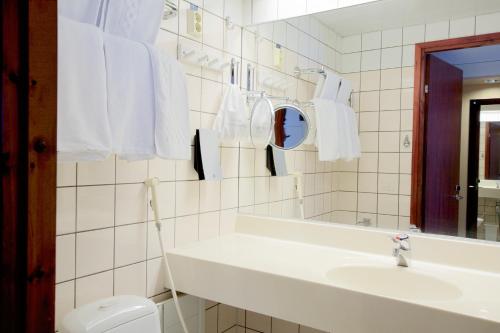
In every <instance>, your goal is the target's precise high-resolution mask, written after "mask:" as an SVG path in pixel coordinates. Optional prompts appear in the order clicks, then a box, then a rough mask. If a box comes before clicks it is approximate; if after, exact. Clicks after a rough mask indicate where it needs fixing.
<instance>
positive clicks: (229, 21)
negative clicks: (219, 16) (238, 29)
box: [224, 16, 234, 30]
mask: <svg viewBox="0 0 500 333" xmlns="http://www.w3.org/2000/svg"><path fill="white" fill-rule="evenodd" d="M224 20H225V21H226V29H227V30H233V29H234V22H233V20H232V19H231V16H226V18H225V19H224Z"/></svg>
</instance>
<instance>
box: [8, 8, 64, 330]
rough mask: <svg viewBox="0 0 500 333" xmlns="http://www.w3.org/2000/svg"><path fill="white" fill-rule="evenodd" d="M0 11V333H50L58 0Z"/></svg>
mask: <svg viewBox="0 0 500 333" xmlns="http://www.w3.org/2000/svg"><path fill="white" fill-rule="evenodd" d="M0 9H1V13H0V23H1V24H0V29H1V30H0V32H1V35H2V58H1V60H0V62H1V63H2V81H1V84H0V96H1V97H0V98H1V99H0V102H1V109H0V117H1V118H0V124H1V126H0V138H1V141H0V146H1V160H0V177H1V181H2V186H1V192H0V201H1V212H0V213H1V220H0V244H1V248H0V267H1V274H0V295H1V297H0V332H2V333H14V332H23V333H24V332H26V333H35V332H42V333H53V332H54V313H55V311H54V306H55V237H56V164H57V163H56V142H57V141H56V132H57V130H56V128H57V0H3V1H2V3H1V4H0Z"/></svg>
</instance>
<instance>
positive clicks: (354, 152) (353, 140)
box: [337, 79, 361, 161]
mask: <svg viewBox="0 0 500 333" xmlns="http://www.w3.org/2000/svg"><path fill="white" fill-rule="evenodd" d="M351 93H352V84H351V82H350V81H349V80H346V79H342V81H341V84H340V89H339V92H338V95H337V108H338V109H339V110H341V111H342V112H341V113H340V114H341V115H342V120H341V124H343V125H341V132H340V133H341V135H342V138H345V140H344V143H345V144H344V145H343V146H342V147H343V149H344V151H343V152H342V158H343V159H345V160H348V161H349V160H352V159H353V158H359V157H360V156H361V145H360V141H359V134H358V121H357V118H356V114H355V113H354V110H353V109H352V108H351V107H350V106H349V100H350V98H351Z"/></svg>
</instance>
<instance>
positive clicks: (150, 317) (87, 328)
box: [61, 296, 161, 333]
mask: <svg viewBox="0 0 500 333" xmlns="http://www.w3.org/2000/svg"><path fill="white" fill-rule="evenodd" d="M103 332H106V333H161V328H160V317H159V315H158V308H157V307H156V305H155V303H153V302H152V301H150V300H149V299H147V298H143V297H137V296H116V297H111V298H106V299H102V300H99V301H97V302H95V303H91V304H87V305H84V306H82V307H80V308H78V309H75V310H73V311H71V312H70V313H68V314H67V315H66V317H64V319H63V323H62V328H61V333H103Z"/></svg>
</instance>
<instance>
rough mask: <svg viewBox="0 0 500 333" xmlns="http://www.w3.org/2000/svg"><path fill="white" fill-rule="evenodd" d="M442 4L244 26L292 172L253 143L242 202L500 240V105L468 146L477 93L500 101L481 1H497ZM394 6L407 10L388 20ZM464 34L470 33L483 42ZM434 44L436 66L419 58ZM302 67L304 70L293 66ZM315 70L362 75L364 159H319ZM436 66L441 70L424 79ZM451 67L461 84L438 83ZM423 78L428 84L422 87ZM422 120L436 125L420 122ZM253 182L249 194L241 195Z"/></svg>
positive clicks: (274, 211) (379, 7)
mask: <svg viewBox="0 0 500 333" xmlns="http://www.w3.org/2000/svg"><path fill="white" fill-rule="evenodd" d="M443 1H444V2H443V3H442V5H443V6H438V7H436V8H432V9H429V7H428V6H426V5H425V3H426V2H422V1H417V0H415V1H413V0H411V4H412V5H411V6H408V2H407V1H403V0H395V1H373V2H369V3H364V4H360V5H358V6H353V7H346V8H340V9H336V10H332V11H326V12H319V13H314V14H309V15H304V16H300V17H294V18H289V19H282V20H277V21H272V22H267V23H262V24H258V25H253V26H246V27H244V28H243V35H242V36H243V38H242V44H243V47H242V58H243V68H246V66H248V65H250V66H253V68H255V69H256V78H257V79H256V80H255V82H256V87H254V88H255V90H257V91H264V92H265V93H266V94H267V95H269V96H274V97H276V99H272V104H273V108H274V109H275V112H274V124H273V125H274V130H273V135H272V136H271V140H270V144H271V145H272V146H274V148H280V149H281V150H280V151H281V152H282V154H283V155H284V157H283V158H284V160H285V162H286V169H287V174H288V175H287V176H276V177H274V176H271V174H270V173H269V172H268V171H267V170H266V168H265V159H266V158H265V156H266V153H265V151H264V150H265V149H263V148H258V147H255V155H253V156H255V159H254V160H255V180H254V181H250V180H248V181H247V180H246V179H245V180H244V181H243V182H240V184H239V186H240V193H241V194H242V197H243V200H241V197H240V201H243V202H240V205H239V210H240V211H241V212H245V213H252V214H263V215H269V216H273V217H292V218H299V219H300V218H302V216H303V218H304V219H306V220H319V221H326V222H331V223H342V224H349V225H357V226H360V227H361V226H363V227H377V228H384V229H391V230H400V231H405V232H411V231H419V230H420V231H422V232H425V233H433V234H444V235H449V236H458V237H469V238H474V239H480V240H491V241H496V240H499V239H500V237H499V235H500V231H499V229H500V228H499V225H500V188H499V189H498V191H499V192H498V193H497V192H496V191H497V183H498V184H499V185H498V187H500V103H495V104H489V105H482V107H481V109H480V110H481V114H480V118H481V119H479V118H478V119H477V125H478V126H477V127H478V132H477V133H478V134H477V138H478V142H473V144H474V145H477V147H478V150H477V151H476V150H473V151H472V150H471V149H470V148H469V146H470V144H471V140H472V139H473V138H474V137H475V133H476V132H470V130H471V129H470V126H469V125H470V120H471V119H470V114H471V112H472V111H471V109H470V102H471V101H472V100H476V99H494V98H500V37H498V36H497V37H495V36H494V37H493V39H492V37H491V35H490V37H489V38H486V37H485V38H482V35H483V34H486V33H488V32H491V31H483V30H484V29H483V28H482V25H481V24H480V23H481V22H482V19H483V18H482V16H481V12H480V11H483V12H491V11H500V3H495V4H492V3H491V2H486V1H480V2H479V3H477V8H476V9H475V10H474V11H471V8H470V7H468V6H467V4H466V3H465V2H456V1H452V0H443ZM388 12H398V13H399V15H397V17H394V18H393V19H391V20H387V16H386V13H388ZM464 13H469V14H467V15H466V14H464ZM354 18H355V19H354ZM457 18H460V19H467V20H468V22H470V25H471V26H470V27H469V28H467V29H469V30H470V31H467V32H465V31H464V32H461V33H460V35H457V34H456V31H455V30H454V29H453V27H454V26H456V22H455V21H454V20H455V19H457ZM478 22H479V23H478ZM466 36H469V37H466ZM471 36H472V37H471ZM462 38H469V39H471V38H472V39H474V46H476V47H474V48H470V43H468V44H467V41H466V40H465V39H464V40H462ZM431 42H432V43H434V48H432V50H431V48H430V46H429V49H428V50H429V52H427V53H425V52H424V53H421V54H422V55H424V56H425V57H427V56H429V57H435V58H436V61H435V62H433V63H434V64H433V66H434V68H430V67H429V68H428V67H426V66H427V65H429V63H421V62H419V61H420V60H421V59H417V58H422V57H415V54H416V51H419V50H420V51H421V52H423V51H422V50H427V49H425V47H426V45H427V43H431ZM453 43H455V44H453ZM461 43H462V44H461ZM452 44H453V45H452ZM425 57H424V58H425ZM422 59H423V58H422ZM436 64H437V65H436ZM419 66H420V67H419ZM296 68H300V69H308V71H307V73H306V74H304V75H297V71H296ZM309 69H312V70H309ZM316 69H325V70H327V71H331V72H333V73H335V74H338V75H339V76H342V77H343V78H345V79H346V80H348V81H349V82H350V83H351V84H352V88H353V91H352V96H351V106H352V109H353V110H354V111H355V113H356V119H357V125H358V128H359V138H360V142H361V158H360V159H355V160H351V161H345V160H338V161H334V162H333V161H320V160H319V156H318V150H317V148H316V142H317V138H316V137H315V134H316V132H315V126H316V124H315V122H316V118H317V117H316V115H315V109H314V104H313V103H311V102H312V101H313V100H314V98H315V96H317V90H318V89H317V87H318V86H319V85H318V82H320V83H322V79H321V76H320V75H318V73H317V72H315V70H316ZM426 69H428V71H429V73H433V74H435V75H433V77H432V78H429V77H426V76H425V75H426V74H425V70H426ZM443 71H444V73H452V72H453V73H454V74H453V75H454V76H453V77H456V82H455V83H453V84H455V85H454V86H453V87H451V86H446V84H451V83H450V81H448V82H442V81H439V78H440V77H448V78H450V77H452V76H451V74H450V75H448V74H446V75H444V76H443V75H442V74H441V73H442V72H443ZM248 74H249V73H247V75H248ZM252 75H253V74H252ZM243 76H244V74H243ZM415 78H417V80H421V82H428V83H429V85H428V86H427V87H425V85H423V84H422V85H421V87H422V91H421V92H419V91H418V89H420V88H421V87H420V85H419V86H418V87H417V83H418V81H415ZM243 79H245V77H243ZM429 79H430V80H431V81H430V80H429ZM450 92H453V94H454V95H453V96H451V95H450ZM415 94H420V96H421V98H420V99H421V100H427V102H429V103H428V104H429V107H428V108H427V111H426V112H428V113H427V114H428V115H432V116H430V117H427V120H430V121H429V122H427V123H426V124H425V125H424V124H423V123H418V122H416V120H415V119H417V120H418V117H417V118H414V107H415V105H414V96H415ZM280 98H281V99H280ZM290 101H297V103H291V104H292V105H288V102H290ZM443 101H446V103H448V104H446V103H444V102H443ZM445 104H446V105H445ZM294 105H300V107H298V108H297V107H295V106H294ZM431 108H433V109H432V110H431ZM443 110H448V111H446V112H444V111H443ZM434 115H440V116H436V117H434ZM443 115H447V116H446V117H445V118H441V116H443ZM487 119H488V120H487ZM497 119H498V120H497ZM479 120H481V121H479ZM433 121H435V124H436V125H435V126H431V125H432V124H431V122H433ZM307 123H309V125H308V126H307ZM429 126H430V127H429ZM423 128H426V129H429V128H430V129H431V130H432V131H431V132H427V134H424V132H422V134H421V135H420V134H418V133H420V132H415V131H420V130H421V129H423ZM473 130H474V131H475V129H473ZM471 133H472V134H471ZM415 138H417V139H419V140H420V138H422V139H423V142H414V140H415V141H416V140H417V139H415ZM479 141H480V142H479ZM440 149H441V150H440ZM422 152H429V154H433V158H430V157H426V156H420V155H418V154H421V153H422ZM469 153H470V154H472V155H469ZM416 154H417V156H416ZM415 156H416V158H417V160H418V159H420V162H419V163H420V164H419V163H416V164H415V163H414V161H413V159H414V158H415ZM433 161H434V162H436V163H434V164H433V163H431V162H433ZM469 161H471V162H469ZM427 162H429V163H427ZM426 163H427V164H426ZM446 163H448V164H446ZM434 166H435V167H436V169H435V170H432V168H433V167H434ZM425 168H427V170H426V169H425ZM424 170H426V171H425V172H424ZM470 170H475V171H474V172H476V173H477V175H475V174H474V172H472V173H471V174H470V172H468V171H470ZM422 175H430V176H432V177H434V178H433V179H431V178H430V179H428V180H426V179H425V178H424V177H422ZM471 177H475V178H471ZM412 179H413V180H412ZM415 179H418V182H417V184H421V185H420V186H414V185H413V184H412V183H414V182H415ZM471 179H472V180H471ZM242 187H244V188H242ZM247 188H251V191H252V193H253V196H252V198H247V196H246V195H243V193H247ZM247 199H248V200H247ZM415 200H417V201H418V204H419V205H420V206H418V205H417V204H415V202H414V201H415ZM436 203H439V204H436ZM419 207H420V208H421V207H426V208H425V209H423V208H422V209H420V208H419ZM301 212H303V213H301Z"/></svg>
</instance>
